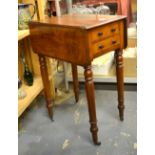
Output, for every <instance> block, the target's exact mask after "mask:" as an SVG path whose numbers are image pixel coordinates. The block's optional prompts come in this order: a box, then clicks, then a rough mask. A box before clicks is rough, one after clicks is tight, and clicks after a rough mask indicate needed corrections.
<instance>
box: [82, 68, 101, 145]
mask: <svg viewBox="0 0 155 155" xmlns="http://www.w3.org/2000/svg"><path fill="white" fill-rule="evenodd" d="M84 69H85V71H84V76H85V81H86V82H85V89H86V94H87V101H88V111H89V122H90V131H91V132H92V138H93V141H94V143H95V144H96V145H100V144H101V142H99V141H98V136H97V132H98V127H97V119H96V105H95V95H94V82H93V73H92V69H91V65H89V66H86V67H84Z"/></svg>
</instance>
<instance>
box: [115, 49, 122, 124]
mask: <svg viewBox="0 0 155 155" xmlns="http://www.w3.org/2000/svg"><path fill="white" fill-rule="evenodd" d="M115 60H116V77H117V90H118V109H119V116H120V120H121V121H123V120H124V82H123V77H124V76H123V56H122V51H121V50H116V51H115Z"/></svg>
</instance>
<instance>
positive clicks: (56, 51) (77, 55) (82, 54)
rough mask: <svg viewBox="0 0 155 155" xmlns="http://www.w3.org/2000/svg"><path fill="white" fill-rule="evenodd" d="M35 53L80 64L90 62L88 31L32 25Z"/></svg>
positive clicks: (32, 40) (31, 37)
mask: <svg viewBox="0 0 155 155" xmlns="http://www.w3.org/2000/svg"><path fill="white" fill-rule="evenodd" d="M30 33H31V36H30V39H31V43H32V47H33V50H34V52H36V53H39V54H44V55H46V56H49V57H53V58H59V59H60V60H64V61H68V62H74V63H78V64H79V65H80V64H84V63H87V62H88V60H89V57H88V53H87V52H86V50H87V41H86V33H87V32H86V30H84V29H76V28H75V29H74V28H67V27H66V28H65V27H56V26H49V25H38V24H35V23H31V24H30ZM75 38H76V39H75Z"/></svg>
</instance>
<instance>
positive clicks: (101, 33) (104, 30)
mask: <svg viewBox="0 0 155 155" xmlns="http://www.w3.org/2000/svg"><path fill="white" fill-rule="evenodd" d="M116 34H119V23H118V22H117V23H111V24H108V25H106V26H104V27H99V28H96V29H94V30H92V32H91V41H92V42H96V41H99V40H102V39H105V38H108V37H110V36H113V35H116Z"/></svg>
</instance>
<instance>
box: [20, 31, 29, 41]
mask: <svg viewBox="0 0 155 155" xmlns="http://www.w3.org/2000/svg"><path fill="white" fill-rule="evenodd" d="M29 35H30V31H29V30H18V41H19V40H22V39H24V38H25V37H27V36H29Z"/></svg>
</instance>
